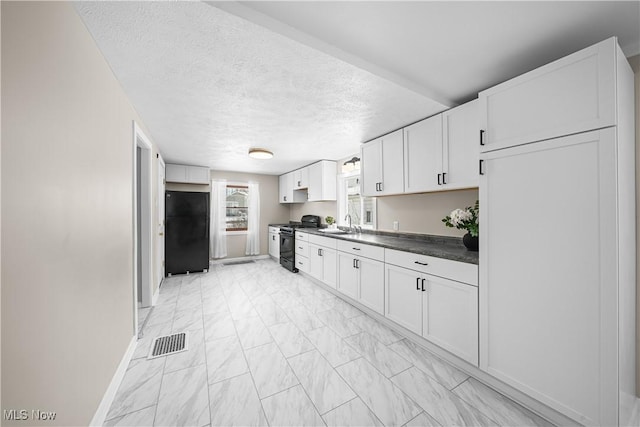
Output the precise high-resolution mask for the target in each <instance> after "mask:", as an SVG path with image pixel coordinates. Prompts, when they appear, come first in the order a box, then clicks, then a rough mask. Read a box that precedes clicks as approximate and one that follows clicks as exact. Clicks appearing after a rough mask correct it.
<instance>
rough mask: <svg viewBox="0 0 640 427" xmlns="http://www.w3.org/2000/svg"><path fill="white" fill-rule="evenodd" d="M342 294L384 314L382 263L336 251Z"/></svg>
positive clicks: (339, 285) (339, 284)
mask: <svg viewBox="0 0 640 427" xmlns="http://www.w3.org/2000/svg"><path fill="white" fill-rule="evenodd" d="M337 289H338V290H339V291H340V292H342V293H343V294H345V295H347V296H349V297H351V298H353V299H354V300H356V301H358V302H360V303H362V304H363V305H365V306H367V307H369V308H370V309H372V310H374V311H376V312H378V313H380V314H384V263H383V262H381V261H377V260H374V259H369V258H365V257H360V256H356V255H352V254H350V253H346V252H338V286H337Z"/></svg>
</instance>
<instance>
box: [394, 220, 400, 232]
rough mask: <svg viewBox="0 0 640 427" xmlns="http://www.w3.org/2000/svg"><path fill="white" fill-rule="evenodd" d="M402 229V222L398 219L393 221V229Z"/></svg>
mask: <svg viewBox="0 0 640 427" xmlns="http://www.w3.org/2000/svg"><path fill="white" fill-rule="evenodd" d="M399 229H400V224H399V223H398V221H393V231H398V230H399Z"/></svg>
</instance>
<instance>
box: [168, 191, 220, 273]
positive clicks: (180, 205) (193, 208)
mask: <svg viewBox="0 0 640 427" xmlns="http://www.w3.org/2000/svg"><path fill="white" fill-rule="evenodd" d="M164 250H165V269H164V272H165V276H168V275H170V274H180V273H187V272H199V271H206V270H208V269H209V193H198V192H188V191H167V192H166V195H165V249H164Z"/></svg>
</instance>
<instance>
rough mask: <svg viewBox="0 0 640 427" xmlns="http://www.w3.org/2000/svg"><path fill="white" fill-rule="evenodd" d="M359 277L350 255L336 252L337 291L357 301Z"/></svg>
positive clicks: (353, 258)
mask: <svg viewBox="0 0 640 427" xmlns="http://www.w3.org/2000/svg"><path fill="white" fill-rule="evenodd" d="M359 278H360V275H359V274H358V270H356V263H355V257H354V256H353V255H351V254H348V253H344V252H338V287H337V289H338V290H339V291H340V292H342V293H343V294H345V295H346V296H348V297H351V298H353V299H355V300H357V299H358V282H359Z"/></svg>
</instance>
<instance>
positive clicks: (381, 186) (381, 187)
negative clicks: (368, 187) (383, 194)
mask: <svg viewBox="0 0 640 427" xmlns="http://www.w3.org/2000/svg"><path fill="white" fill-rule="evenodd" d="M382 189H383V183H382V182H381V183H380V191H382Z"/></svg>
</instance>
